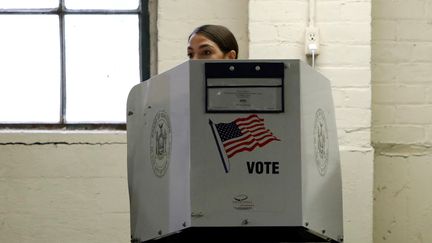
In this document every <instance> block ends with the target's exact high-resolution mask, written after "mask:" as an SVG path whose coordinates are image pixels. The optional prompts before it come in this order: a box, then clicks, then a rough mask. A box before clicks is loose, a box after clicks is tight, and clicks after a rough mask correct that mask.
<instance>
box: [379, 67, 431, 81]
mask: <svg viewBox="0 0 432 243" xmlns="http://www.w3.org/2000/svg"><path fill="white" fill-rule="evenodd" d="M372 74H373V77H372V79H373V80H374V82H377V83H398V84H407V85H416V84H419V85H421V84H428V83H430V82H431V81H432V75H431V74H432V70H431V64H429V63H415V64H414V63H406V64H398V63H376V62H375V63H373V65H372Z"/></svg>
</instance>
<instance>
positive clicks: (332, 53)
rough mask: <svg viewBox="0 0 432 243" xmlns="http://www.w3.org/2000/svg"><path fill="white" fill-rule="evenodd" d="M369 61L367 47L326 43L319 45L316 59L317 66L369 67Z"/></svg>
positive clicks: (368, 49) (368, 47) (369, 54)
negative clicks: (319, 49)
mask: <svg viewBox="0 0 432 243" xmlns="http://www.w3.org/2000/svg"><path fill="white" fill-rule="evenodd" d="M370 59H371V50H370V46H369V45H349V44H334V43H328V44H326V45H324V44H323V45H321V54H320V55H319V56H318V57H317V59H316V62H317V64H318V65H332V66H339V65H347V66H356V67H358V66H361V67H367V66H369V65H370Z"/></svg>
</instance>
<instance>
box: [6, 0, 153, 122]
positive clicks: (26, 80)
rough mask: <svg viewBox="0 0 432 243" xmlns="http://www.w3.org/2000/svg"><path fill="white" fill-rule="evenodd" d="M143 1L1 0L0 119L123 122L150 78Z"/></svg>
mask: <svg viewBox="0 0 432 243" xmlns="http://www.w3.org/2000/svg"><path fill="white" fill-rule="evenodd" d="M148 23H149V19H148V1H146V0H91V1H88V0H21V1H16V0H2V1H0V32H1V33H2V34H1V36H2V37H1V38H0V70H1V71H0V124H2V126H3V127H16V126H18V127H37V126H40V125H41V124H42V125H43V126H46V127H73V126H81V127H82V126H89V127H98V126H107V125H108V126H109V124H111V125H113V127H118V125H119V124H120V127H123V128H124V123H125V120H126V99H127V95H128V93H129V90H130V89H131V88H132V87H133V86H134V85H136V84H138V83H139V82H140V80H145V79H147V78H148V76H149V46H148V43H149V33H148V32H149V31H148V29H149V28H148Z"/></svg>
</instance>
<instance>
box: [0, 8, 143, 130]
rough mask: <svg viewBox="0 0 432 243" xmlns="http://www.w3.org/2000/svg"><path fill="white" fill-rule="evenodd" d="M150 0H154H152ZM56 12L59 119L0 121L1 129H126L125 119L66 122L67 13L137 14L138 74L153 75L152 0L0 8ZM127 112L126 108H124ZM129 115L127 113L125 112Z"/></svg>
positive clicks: (7, 12)
mask: <svg viewBox="0 0 432 243" xmlns="http://www.w3.org/2000/svg"><path fill="white" fill-rule="evenodd" d="M150 1H151V0H150ZM33 14H35V15H57V16H58V17H59V34H60V36H59V41H60V57H59V58H60V99H61V100H60V114H59V116H60V119H59V122H58V123H25V122H23V123H0V129H41V128H42V129H49V130H57V129H63V130H106V129H108V130H126V124H125V123H66V119H65V118H66V102H67V97H66V81H67V76H66V37H65V15H135V14H137V15H138V19H139V20H138V21H139V22H138V26H139V33H138V35H139V40H138V43H139V48H138V49H139V77H140V80H141V81H142V80H147V79H148V78H150V58H151V57H150V14H149V0H139V4H138V8H137V9H131V10H117V9H67V8H66V6H65V3H64V0H59V5H58V6H57V7H56V8H31V9H29V8H19V9H15V8H8V9H2V8H0V15H33ZM125 114H126V108H125ZM125 116H126V115H125Z"/></svg>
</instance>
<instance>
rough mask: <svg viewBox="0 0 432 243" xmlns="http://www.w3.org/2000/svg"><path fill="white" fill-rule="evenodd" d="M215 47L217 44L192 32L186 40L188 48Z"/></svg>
mask: <svg viewBox="0 0 432 243" xmlns="http://www.w3.org/2000/svg"><path fill="white" fill-rule="evenodd" d="M208 46H210V47H217V44H216V43H215V42H213V41H212V40H210V39H209V38H207V37H206V36H204V35H201V34H193V35H192V36H191V38H190V39H189V42H188V48H203V47H208Z"/></svg>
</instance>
